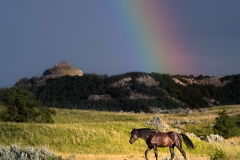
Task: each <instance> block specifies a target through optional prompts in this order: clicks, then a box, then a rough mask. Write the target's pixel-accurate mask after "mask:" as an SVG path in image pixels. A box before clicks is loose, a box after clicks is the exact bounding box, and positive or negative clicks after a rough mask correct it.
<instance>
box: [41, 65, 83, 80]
mask: <svg viewBox="0 0 240 160" xmlns="http://www.w3.org/2000/svg"><path fill="white" fill-rule="evenodd" d="M66 75H69V76H82V75H83V72H82V71H81V70H79V69H77V68H75V67H73V66H71V65H70V64H68V63H67V62H66V61H62V62H60V63H59V64H56V65H55V66H54V67H53V68H50V69H47V70H46V71H45V72H43V75H42V77H41V78H43V79H48V78H56V77H61V76H66Z"/></svg>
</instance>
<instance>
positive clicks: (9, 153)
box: [0, 145, 62, 160]
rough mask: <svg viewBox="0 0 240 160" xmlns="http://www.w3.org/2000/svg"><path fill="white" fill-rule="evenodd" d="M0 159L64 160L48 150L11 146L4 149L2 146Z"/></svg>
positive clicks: (0, 147)
mask: <svg viewBox="0 0 240 160" xmlns="http://www.w3.org/2000/svg"><path fill="white" fill-rule="evenodd" d="M0 159H7V160H15V159H18V160H62V157H61V156H56V155H55V153H54V152H52V151H49V150H48V149H46V148H40V149H34V148H32V147H28V148H24V149H22V148H20V147H19V146H17V145H11V146H10V147H6V148H4V147H3V146H0Z"/></svg>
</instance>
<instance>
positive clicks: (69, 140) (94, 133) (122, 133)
mask: <svg viewBox="0 0 240 160" xmlns="http://www.w3.org/2000/svg"><path fill="white" fill-rule="evenodd" d="M234 108H235V109H238V108H236V107H231V109H234ZM56 113H57V114H56V115H55V116H54V117H53V119H54V121H55V123H54V124H33V123H0V145H3V146H9V145H11V144H17V145H19V146H22V147H28V146H33V147H43V146H44V147H46V148H48V149H50V150H53V151H55V152H57V153H58V154H60V155H63V157H64V156H69V155H73V154H74V155H77V156H76V157H77V158H79V159H89V158H90V159H96V160H97V159H98V160H99V159H122V160H123V159H140V158H142V159H144V151H145V150H146V148H147V146H146V144H145V141H144V140H142V139H139V140H137V141H136V142H135V143H134V144H132V145H130V144H129V137H130V132H131V130H132V128H140V127H147V126H144V124H143V122H146V121H149V120H150V119H151V118H152V117H153V116H156V115H152V114H130V113H113V112H97V111H82V110H67V109H56ZM217 113H218V112H216V111H215V110H214V109H213V108H212V109H211V110H209V112H208V113H205V114H199V115H189V116H186V115H170V114H168V115H164V114H158V116H160V117H161V118H162V119H163V121H164V122H165V123H167V124H169V123H170V122H171V121H174V120H179V119H186V120H189V119H194V120H197V121H199V128H197V129H201V126H202V125H203V124H204V123H205V122H206V120H207V121H208V123H212V122H213V120H214V118H215V117H216V116H217ZM194 127H197V126H194ZM186 128H188V127H186V126H184V131H185V132H188V131H191V130H190V129H186ZM189 128H191V127H189ZM172 130H175V129H174V128H172ZM191 139H192V140H193V143H194V145H195V146H196V149H194V150H188V149H186V146H185V145H183V147H184V150H185V151H186V153H187V156H188V157H191V158H190V159H194V158H196V157H197V158H198V159H209V156H210V155H211V154H212V152H213V150H215V149H216V148H217V147H218V148H222V150H223V151H224V152H225V153H226V154H227V155H229V156H231V157H232V158H236V157H237V158H240V147H239V138H237V137H236V138H235V139H230V140H228V141H226V143H225V144H211V143H208V142H204V141H201V140H199V139H197V138H191ZM231 141H235V142H237V145H236V146H233V145H231ZM158 151H159V156H160V157H161V156H162V157H163V156H169V155H170V154H169V150H168V148H162V149H160V148H159V149H158ZM175 152H176V154H177V156H178V157H181V153H180V152H179V151H177V149H176V148H175ZM153 156H154V154H153V151H151V152H150V153H149V157H150V158H153ZM181 158H182V157H181ZM197 158H196V159H197Z"/></svg>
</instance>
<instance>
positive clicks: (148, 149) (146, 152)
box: [145, 147, 152, 160]
mask: <svg viewBox="0 0 240 160" xmlns="http://www.w3.org/2000/svg"><path fill="white" fill-rule="evenodd" d="M151 149H152V148H150V147H148V148H147V150H146V151H145V158H146V160H148V157H147V154H148V152H149V151H150V150H151Z"/></svg>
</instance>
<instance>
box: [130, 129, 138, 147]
mask: <svg viewBox="0 0 240 160" xmlns="http://www.w3.org/2000/svg"><path fill="white" fill-rule="evenodd" d="M130 134H131V137H130V140H129V143H130V144H133V142H135V141H136V140H137V139H138V135H137V130H136V129H133V130H132V132H131V133H130Z"/></svg>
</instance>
